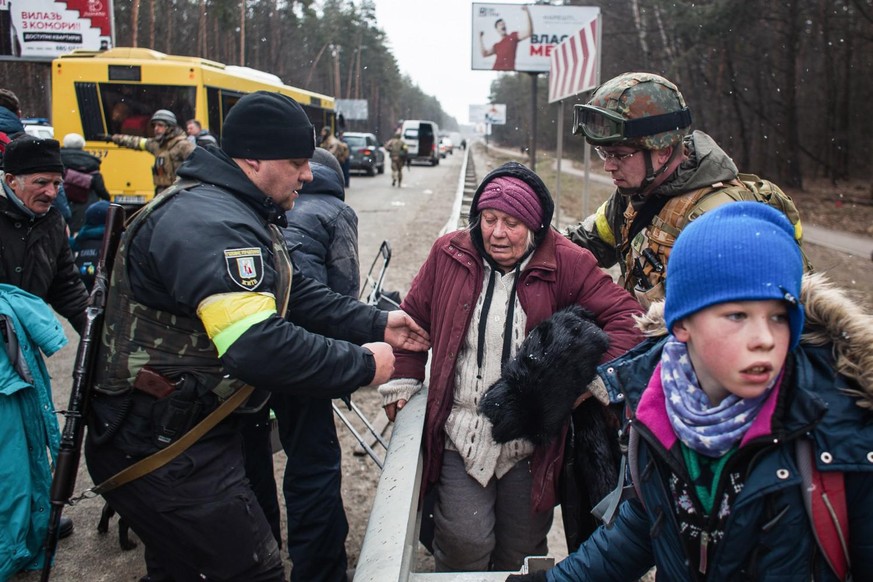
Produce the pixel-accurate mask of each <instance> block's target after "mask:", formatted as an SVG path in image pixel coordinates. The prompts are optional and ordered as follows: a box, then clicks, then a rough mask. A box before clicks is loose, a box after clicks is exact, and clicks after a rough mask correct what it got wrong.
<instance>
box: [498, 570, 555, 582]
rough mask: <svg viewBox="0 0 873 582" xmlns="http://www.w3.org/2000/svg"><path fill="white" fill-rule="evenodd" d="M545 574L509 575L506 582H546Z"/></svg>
mask: <svg viewBox="0 0 873 582" xmlns="http://www.w3.org/2000/svg"><path fill="white" fill-rule="evenodd" d="M546 580H547V578H546V573H545V572H533V573H532V574H510V575H509V577H508V578H507V579H506V582H546Z"/></svg>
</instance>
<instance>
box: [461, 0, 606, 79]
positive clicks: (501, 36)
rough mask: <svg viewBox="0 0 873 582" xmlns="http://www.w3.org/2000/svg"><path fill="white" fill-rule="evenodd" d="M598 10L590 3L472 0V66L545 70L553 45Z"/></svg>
mask: <svg viewBox="0 0 873 582" xmlns="http://www.w3.org/2000/svg"><path fill="white" fill-rule="evenodd" d="M599 13H600V9H599V8H597V7H592V6H548V5H539V4H537V5H532V4H480V3H474V4H473V26H472V35H473V39H472V42H473V44H472V47H473V50H472V53H473V54H472V68H473V70H480V71H523V72H530V73H545V72H548V70H549V57H551V54H552V51H553V50H554V49H555V47H556V46H558V45H559V44H560V43H561V42H563V41H564V40H565V39H566V38H567V37H569V36H571V35H573V34H574V33H576V32H577V31H578V30H579V29H581V28H582V27H584V26H586V25H587V24H588V23H589V22H591V21H592V20H594V19H595V18H597V16H598V14H599Z"/></svg>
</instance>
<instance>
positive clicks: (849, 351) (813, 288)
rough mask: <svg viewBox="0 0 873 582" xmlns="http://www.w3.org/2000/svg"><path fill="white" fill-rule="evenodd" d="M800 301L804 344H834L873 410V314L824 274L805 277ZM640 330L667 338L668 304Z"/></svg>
mask: <svg viewBox="0 0 873 582" xmlns="http://www.w3.org/2000/svg"><path fill="white" fill-rule="evenodd" d="M800 300H801V303H803V307H804V311H805V312H806V325H805V326H804V329H803V335H801V337H800V343H801V345H802V344H806V345H812V346H823V345H826V344H831V345H833V353H834V358H835V359H836V369H837V372H839V373H840V374H842V375H843V376H845V377H847V378H850V379H851V380H853V381H854V383H855V384H857V386H858V387H859V389H858V390H853V391H851V392H852V394H853V395H854V396H856V397H857V399H858V400H857V404H858V406H860V407H861V408H865V409H868V410H873V314H871V313H869V312H868V311H867V310H866V309H865V308H864V307H863V306H862V305H861V304H860V303H858V302H857V301H855V300H854V299H852V298H851V296H850V295H849V294H848V293H847V292H846V291H845V290H843V289H840V288H838V287H836V286H835V285H834V284H833V283H831V282H830V281H829V280H828V278H827V277H826V276H825V275H823V274H821V273H813V274H807V275H804V276H803V283H802V286H801V290H800ZM637 327H639V329H640V330H641V331H642V332H643V334H644V335H646V336H647V337H660V336H664V335H666V334H667V327H666V323H665V321H664V302H663V301H659V302H656V303H653V304H652V305H651V306H650V307H649V310H648V312H646V313H645V314H644V315H641V316H639V317H638V318H637Z"/></svg>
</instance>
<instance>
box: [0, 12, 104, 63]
mask: <svg viewBox="0 0 873 582" xmlns="http://www.w3.org/2000/svg"><path fill="white" fill-rule="evenodd" d="M111 46H112V0H0V59H2V60H16V59H21V60H49V59H53V58H55V57H57V56H58V55H62V54H64V53H68V52H70V51H72V50H73V49H90V50H95V51H96V50H105V49H108V48H111Z"/></svg>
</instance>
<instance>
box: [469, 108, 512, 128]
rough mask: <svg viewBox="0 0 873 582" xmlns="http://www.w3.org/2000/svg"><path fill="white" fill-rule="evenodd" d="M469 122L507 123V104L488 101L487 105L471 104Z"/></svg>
mask: <svg viewBox="0 0 873 582" xmlns="http://www.w3.org/2000/svg"><path fill="white" fill-rule="evenodd" d="M469 123H490V124H491V125H506V104H505V103H486V104H485V105H470V120H469Z"/></svg>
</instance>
